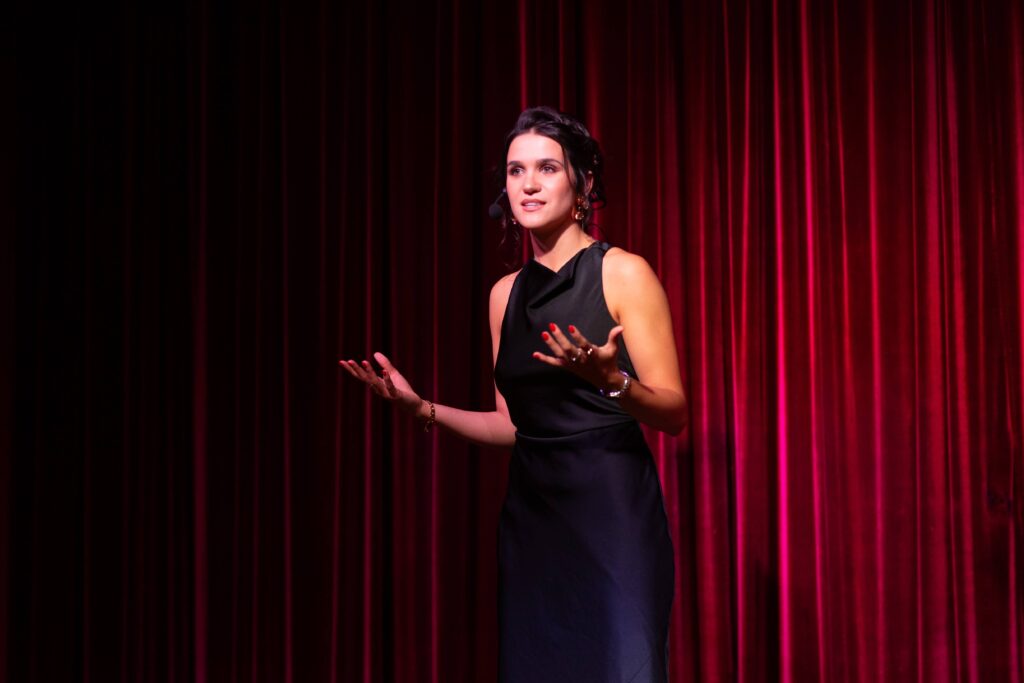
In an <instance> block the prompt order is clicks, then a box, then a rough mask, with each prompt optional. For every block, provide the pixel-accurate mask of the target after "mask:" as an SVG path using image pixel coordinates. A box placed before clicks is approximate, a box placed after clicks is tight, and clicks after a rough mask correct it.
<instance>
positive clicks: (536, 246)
mask: <svg viewBox="0 0 1024 683" xmlns="http://www.w3.org/2000/svg"><path fill="white" fill-rule="evenodd" d="M594 241H595V240H594V238H592V237H591V236H590V235H588V234H587V233H585V232H583V229H582V228H580V225H579V223H570V224H569V225H567V226H566V227H564V228H562V229H561V230H556V231H552V232H550V233H547V234H538V233H536V232H531V233H530V246H531V247H532V248H533V259H534V260H535V261H537V263H539V264H541V265H542V266H544V267H545V268H549V269H551V270H553V271H556V272H557V271H558V270H559V269H560V268H561V267H562V266H564V265H565V264H566V263H568V262H569V259H571V258H572V257H573V256H575V255H576V254H577V253H578V252H579V251H580V250H581V249H585V248H586V247H588V246H590V245H591V244H593V243H594Z"/></svg>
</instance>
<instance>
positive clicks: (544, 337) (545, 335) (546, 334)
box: [540, 332, 551, 341]
mask: <svg viewBox="0 0 1024 683" xmlns="http://www.w3.org/2000/svg"><path fill="white" fill-rule="evenodd" d="M540 338H541V339H543V340H544V341H547V340H548V339H550V338H551V335H550V334H548V333H547V332H541V333H540Z"/></svg>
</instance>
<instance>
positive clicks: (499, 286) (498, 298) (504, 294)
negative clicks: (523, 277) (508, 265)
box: [490, 268, 522, 319]
mask: <svg viewBox="0 0 1024 683" xmlns="http://www.w3.org/2000/svg"><path fill="white" fill-rule="evenodd" d="M520 270H522V268H520V269H518V270H516V271H515V272H514V273H509V274H508V275H506V276H504V277H502V278H501V279H499V280H498V281H497V282H495V283H494V286H493V287H491V299H490V310H491V317H492V318H495V317H497V318H499V319H500V318H501V317H502V316H504V314H505V306H506V305H507V304H508V298H509V296H510V295H511V294H512V285H513V283H515V281H516V276H517V275H519V271H520Z"/></svg>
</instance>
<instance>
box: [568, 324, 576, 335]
mask: <svg viewBox="0 0 1024 683" xmlns="http://www.w3.org/2000/svg"><path fill="white" fill-rule="evenodd" d="M569 333H570V334H576V328H575V327H573V326H572V325H569Z"/></svg>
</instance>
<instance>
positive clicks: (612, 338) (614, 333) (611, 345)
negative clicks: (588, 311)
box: [605, 325, 623, 353]
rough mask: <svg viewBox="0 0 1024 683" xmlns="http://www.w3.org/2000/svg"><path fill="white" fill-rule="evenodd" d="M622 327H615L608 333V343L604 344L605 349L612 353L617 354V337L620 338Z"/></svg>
mask: <svg viewBox="0 0 1024 683" xmlns="http://www.w3.org/2000/svg"><path fill="white" fill-rule="evenodd" d="M622 330H623V327H622V325H616V326H615V327H613V328H612V329H611V330H609V331H608V342H607V343H605V347H606V348H608V349H610V350H611V351H613V352H616V353H618V351H619V337H621V336H622Z"/></svg>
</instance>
